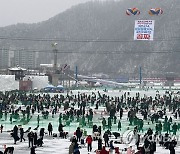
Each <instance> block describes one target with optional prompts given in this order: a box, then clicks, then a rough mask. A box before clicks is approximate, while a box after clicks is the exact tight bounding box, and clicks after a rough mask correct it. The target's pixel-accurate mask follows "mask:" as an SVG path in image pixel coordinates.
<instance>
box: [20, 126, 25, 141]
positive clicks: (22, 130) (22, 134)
mask: <svg viewBox="0 0 180 154" xmlns="http://www.w3.org/2000/svg"><path fill="white" fill-rule="evenodd" d="M22 140H24V141H25V138H24V129H23V128H20V142H22Z"/></svg>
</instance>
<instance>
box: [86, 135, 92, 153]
mask: <svg viewBox="0 0 180 154" xmlns="http://www.w3.org/2000/svg"><path fill="white" fill-rule="evenodd" d="M92 141H93V139H92V137H91V135H89V136H88V137H87V138H86V143H87V144H88V147H87V148H88V152H91V150H92Z"/></svg>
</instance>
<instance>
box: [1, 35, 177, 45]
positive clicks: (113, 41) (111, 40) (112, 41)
mask: <svg viewBox="0 0 180 154" xmlns="http://www.w3.org/2000/svg"><path fill="white" fill-rule="evenodd" d="M0 40H11V41H35V42H37V41H42V42H43V41H46V42H50V41H51V42H67V43H73V42H74V43H89V42H93V43H101V42H102V43H103V42H109V43H119V42H138V40H120V39H65V38H28V37H4V36H0ZM179 40H180V37H174V38H169V39H163V38H154V41H166V42H167V41H179Z"/></svg>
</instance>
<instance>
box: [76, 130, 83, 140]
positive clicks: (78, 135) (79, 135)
mask: <svg viewBox="0 0 180 154" xmlns="http://www.w3.org/2000/svg"><path fill="white" fill-rule="evenodd" d="M81 136H82V132H81V130H80V127H78V128H77V130H76V137H77V141H78V142H80V140H81Z"/></svg>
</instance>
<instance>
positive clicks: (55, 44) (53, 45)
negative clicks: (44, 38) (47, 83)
mask: <svg viewBox="0 0 180 154" xmlns="http://www.w3.org/2000/svg"><path fill="white" fill-rule="evenodd" d="M51 45H52V47H53V53H54V65H53V68H54V73H56V70H57V52H58V50H57V48H56V46H57V45H58V43H56V42H55V43H52V44H51Z"/></svg>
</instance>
